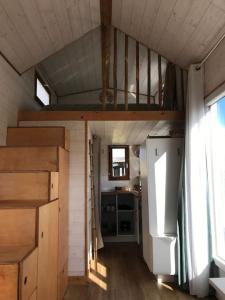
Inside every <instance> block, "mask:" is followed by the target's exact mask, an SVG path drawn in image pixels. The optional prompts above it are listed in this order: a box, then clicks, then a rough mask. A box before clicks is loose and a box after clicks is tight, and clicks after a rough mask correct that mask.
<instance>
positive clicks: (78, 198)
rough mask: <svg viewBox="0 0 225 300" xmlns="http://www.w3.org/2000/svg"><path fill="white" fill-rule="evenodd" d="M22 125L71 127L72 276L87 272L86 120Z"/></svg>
mask: <svg viewBox="0 0 225 300" xmlns="http://www.w3.org/2000/svg"><path fill="white" fill-rule="evenodd" d="M20 126H65V127H66V128H68V129H69V132H70V182H69V184H70V186H69V276H83V275H84V272H85V186H84V182H85V165H84V160H85V122H83V121H54V122H52V121H41V122H40V121H38V122H34V121H32V122H20ZM89 136H90V133H89Z"/></svg>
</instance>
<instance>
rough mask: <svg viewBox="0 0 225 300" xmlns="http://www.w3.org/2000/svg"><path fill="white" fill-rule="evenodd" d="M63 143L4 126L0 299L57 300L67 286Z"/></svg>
mask: <svg viewBox="0 0 225 300" xmlns="http://www.w3.org/2000/svg"><path fill="white" fill-rule="evenodd" d="M68 150H69V139H68V133H67V131H66V130H65V128H64V127H29V128H19V127H18V128H8V135H7V146H4V147H0V300H62V299H63V296H64V294H65V291H66V287H67V278H68V274H67V264H68V182H69V152H68Z"/></svg>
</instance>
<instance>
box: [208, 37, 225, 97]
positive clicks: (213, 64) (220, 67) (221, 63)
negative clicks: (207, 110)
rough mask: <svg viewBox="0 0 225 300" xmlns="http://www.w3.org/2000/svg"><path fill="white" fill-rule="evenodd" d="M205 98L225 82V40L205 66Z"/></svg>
mask: <svg viewBox="0 0 225 300" xmlns="http://www.w3.org/2000/svg"><path fill="white" fill-rule="evenodd" d="M204 72H205V96H207V95H208V94H210V93H211V92H212V91H213V90H214V89H216V88H217V87H218V86H219V85H221V84H222V83H224V82H225V40H223V42H221V44H220V45H219V46H218V47H217V48H216V50H215V51H214V52H213V53H212V54H211V55H210V57H209V58H208V60H207V61H206V63H205V65H204Z"/></svg>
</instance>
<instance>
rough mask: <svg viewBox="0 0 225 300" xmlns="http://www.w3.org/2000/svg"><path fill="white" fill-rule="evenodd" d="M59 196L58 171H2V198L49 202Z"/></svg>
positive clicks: (0, 190) (0, 189)
mask: <svg viewBox="0 0 225 300" xmlns="http://www.w3.org/2000/svg"><path fill="white" fill-rule="evenodd" d="M58 196H59V195H58V172H10V173H7V172H4V173H0V200H18V201H19V200H38V201H43V202H48V201H51V200H55V199H57V198H58Z"/></svg>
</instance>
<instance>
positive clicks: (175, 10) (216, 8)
mask: <svg viewBox="0 0 225 300" xmlns="http://www.w3.org/2000/svg"><path fill="white" fill-rule="evenodd" d="M112 24H113V25H114V26H115V27H117V28H119V29H120V30H122V31H124V32H125V33H127V34H129V35H131V36H132V37H133V38H135V39H137V40H139V41H140V42H142V43H143V44H145V45H147V46H148V47H149V48H151V49H153V50H155V51H156V52H158V53H159V54H161V55H164V56H165V57H166V58H167V59H168V60H170V61H172V62H174V63H176V64H178V65H180V66H182V67H187V66H188V65H189V64H190V63H195V62H199V61H200V60H202V59H203V58H204V57H205V56H206V55H207V53H208V52H209V50H210V49H211V48H212V47H213V45H215V44H216V42H217V41H218V40H219V37H220V36H222V34H224V33H225V1H224V0H169V1H168V0H138V1H137V0H113V6H112Z"/></svg>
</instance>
